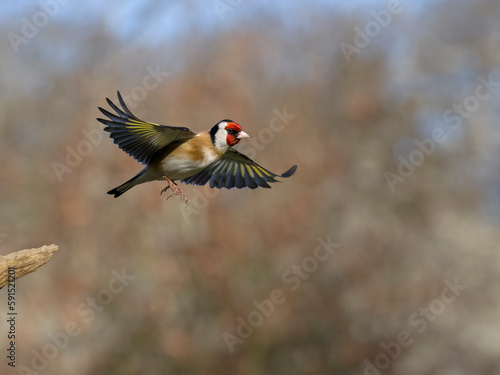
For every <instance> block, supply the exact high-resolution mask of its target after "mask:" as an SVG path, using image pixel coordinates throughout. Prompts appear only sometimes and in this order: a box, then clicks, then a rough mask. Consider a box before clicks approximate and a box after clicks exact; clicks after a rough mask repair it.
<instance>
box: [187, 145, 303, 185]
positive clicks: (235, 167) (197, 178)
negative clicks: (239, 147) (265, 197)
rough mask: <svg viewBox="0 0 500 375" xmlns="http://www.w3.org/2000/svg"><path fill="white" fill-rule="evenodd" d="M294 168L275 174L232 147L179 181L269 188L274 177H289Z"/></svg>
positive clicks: (194, 183)
mask: <svg viewBox="0 0 500 375" xmlns="http://www.w3.org/2000/svg"><path fill="white" fill-rule="evenodd" d="M296 169H297V166H296V165H294V166H293V167H291V168H290V169H289V170H288V171H286V172H285V173H283V174H282V175H277V174H275V173H273V172H271V171H268V170H267V169H265V168H264V167H261V166H260V165H259V164H257V163H255V162H254V161H253V160H252V159H250V158H249V157H248V156H245V155H243V154H242V153H240V152H238V151H236V150H234V149H229V150H228V151H226V153H225V154H224V155H222V157H221V158H220V159H219V160H217V161H215V162H213V163H212V164H210V165H209V166H208V167H206V168H205V169H204V170H202V171H201V172H198V173H197V174H195V175H193V176H191V177H188V178H185V179H183V180H181V182H184V183H185V184H191V185H205V184H206V183H207V182H210V187H211V188H214V187H215V188H218V189H222V188H226V189H232V188H234V187H237V188H238V189H242V188H245V187H248V188H250V189H256V188H258V187H259V186H260V187H264V188H270V187H271V186H269V184H268V182H278V181H277V180H276V179H275V177H290V176H291V175H293V174H294V173H295V170H296Z"/></svg>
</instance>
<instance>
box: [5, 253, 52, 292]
mask: <svg viewBox="0 0 500 375" xmlns="http://www.w3.org/2000/svg"><path fill="white" fill-rule="evenodd" d="M58 249H59V247H58V246H57V245H48V246H42V247H39V248H38V249H26V250H21V251H16V252H15V253H10V254H8V255H5V256H0V289H2V288H3V287H4V286H5V285H7V282H8V281H7V279H8V268H9V267H14V268H15V270H16V280H17V279H19V278H20V277H23V276H24V275H27V274H28V273H31V272H33V271H36V270H37V269H38V267H41V266H43V265H44V264H45V263H47V262H48V261H49V260H50V258H52V255H53V254H54V252H56V251H57V250H58Z"/></svg>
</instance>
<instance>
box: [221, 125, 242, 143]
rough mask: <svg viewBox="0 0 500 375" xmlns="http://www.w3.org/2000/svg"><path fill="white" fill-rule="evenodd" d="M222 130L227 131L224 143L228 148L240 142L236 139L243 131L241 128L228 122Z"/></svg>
mask: <svg viewBox="0 0 500 375" xmlns="http://www.w3.org/2000/svg"><path fill="white" fill-rule="evenodd" d="M224 129H226V131H227V137H226V143H227V144H228V145H229V146H230V147H233V146H234V145H237V144H238V143H239V142H240V140H239V139H237V138H236V137H237V136H238V133H239V132H240V131H242V130H243V129H242V128H241V126H239V125H238V124H237V123H235V122H228V123H227V125H226V127H225V128H224Z"/></svg>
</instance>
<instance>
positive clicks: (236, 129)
mask: <svg viewBox="0 0 500 375" xmlns="http://www.w3.org/2000/svg"><path fill="white" fill-rule="evenodd" d="M210 136H211V137H212V142H213V144H214V146H215V147H217V148H221V149H224V148H229V147H233V146H234V145H237V144H238V143H239V142H240V141H241V140H242V139H243V138H249V137H250V136H249V135H248V134H247V133H245V132H244V131H243V129H242V128H241V126H240V125H238V124H237V123H236V122H234V121H231V120H222V121H220V122H219V123H218V124H217V125H215V126H214V127H213V128H212V129H210Z"/></svg>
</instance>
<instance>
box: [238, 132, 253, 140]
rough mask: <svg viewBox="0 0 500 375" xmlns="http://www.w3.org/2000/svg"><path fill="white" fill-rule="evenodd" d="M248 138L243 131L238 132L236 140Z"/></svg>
mask: <svg viewBox="0 0 500 375" xmlns="http://www.w3.org/2000/svg"><path fill="white" fill-rule="evenodd" d="M243 138H250V136H249V135H248V134H247V133H245V132H244V131H240V132H239V133H238V135H237V136H236V139H243Z"/></svg>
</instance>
